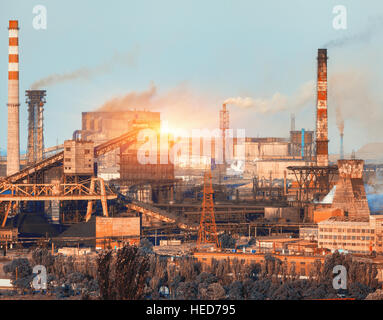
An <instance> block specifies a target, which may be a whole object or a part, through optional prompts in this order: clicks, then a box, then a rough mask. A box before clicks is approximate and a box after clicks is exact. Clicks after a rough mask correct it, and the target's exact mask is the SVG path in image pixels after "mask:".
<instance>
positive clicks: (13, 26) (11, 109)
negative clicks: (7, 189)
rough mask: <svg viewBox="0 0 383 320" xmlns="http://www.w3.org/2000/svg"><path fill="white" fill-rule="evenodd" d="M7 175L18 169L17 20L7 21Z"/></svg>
mask: <svg viewBox="0 0 383 320" xmlns="http://www.w3.org/2000/svg"><path fill="white" fill-rule="evenodd" d="M8 29H9V52H8V53H9V59H8V141H7V175H8V176H9V175H11V174H13V173H16V172H18V171H19V170H20V133H19V107H20V103H19V22H18V20H10V21H9V28H8Z"/></svg>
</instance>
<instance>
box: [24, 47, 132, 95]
mask: <svg viewBox="0 0 383 320" xmlns="http://www.w3.org/2000/svg"><path fill="white" fill-rule="evenodd" d="M136 55H137V48H135V49H133V50H132V51H131V52H128V53H125V54H118V53H116V54H115V55H114V56H113V57H112V58H111V59H110V60H108V61H106V62H105V63H103V64H100V65H98V66H94V67H82V68H79V69H77V70H74V71H71V72H67V73H54V74H51V75H49V76H47V77H45V78H42V79H40V80H37V81H35V82H34V83H32V85H31V89H32V90H38V89H41V88H46V87H50V86H53V85H56V84H60V83H64V82H69V81H73V80H89V79H91V78H94V77H96V76H98V75H101V74H105V73H108V72H110V71H111V70H112V69H113V68H114V67H115V66H116V65H123V64H126V65H128V66H133V65H134V64H135V60H136Z"/></svg>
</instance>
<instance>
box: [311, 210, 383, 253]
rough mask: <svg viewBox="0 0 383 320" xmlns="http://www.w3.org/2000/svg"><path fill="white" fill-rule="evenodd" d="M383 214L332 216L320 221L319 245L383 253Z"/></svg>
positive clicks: (337, 248) (334, 248)
mask: <svg viewBox="0 0 383 320" xmlns="http://www.w3.org/2000/svg"><path fill="white" fill-rule="evenodd" d="M382 239H383V216H373V215H372V216H370V218H366V217H361V218H348V217H331V218H329V219H327V220H324V221H321V222H319V223H318V247H320V248H326V249H330V250H346V251H348V252H352V253H364V254H369V253H370V252H372V251H376V252H377V253H383V242H382Z"/></svg>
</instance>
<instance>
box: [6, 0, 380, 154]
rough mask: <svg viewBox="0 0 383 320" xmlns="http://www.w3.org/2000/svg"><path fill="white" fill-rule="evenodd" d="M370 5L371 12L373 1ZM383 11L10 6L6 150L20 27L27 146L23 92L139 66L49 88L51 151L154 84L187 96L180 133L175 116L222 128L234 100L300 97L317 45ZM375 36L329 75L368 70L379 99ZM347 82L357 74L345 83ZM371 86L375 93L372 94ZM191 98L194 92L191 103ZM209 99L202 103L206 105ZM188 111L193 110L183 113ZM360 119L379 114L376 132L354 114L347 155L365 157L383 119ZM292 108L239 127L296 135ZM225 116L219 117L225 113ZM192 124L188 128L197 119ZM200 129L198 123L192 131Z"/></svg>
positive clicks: (332, 129) (226, 5) (238, 112)
mask: <svg viewBox="0 0 383 320" xmlns="http://www.w3.org/2000/svg"><path fill="white" fill-rule="evenodd" d="M367 3H368V4H367ZM38 4H41V5H44V6H46V8H47V30H35V29H34V28H33V26H32V20H33V18H34V16H35V15H34V14H33V13H32V9H33V7H34V6H35V5H38ZM338 4H342V5H344V6H346V8H347V29H346V30H335V29H334V28H333V27H332V20H333V18H334V16H335V15H334V14H333V13H332V9H333V7H334V6H335V5H338ZM382 13H383V4H382V3H381V1H368V2H365V1H341V2H340V1H307V0H306V1H303V0H302V1H299V0H290V1H283V0H280V1H276V0H274V1H255V0H252V1H251V0H249V1H244V0H236V1H234V0H230V1H228V0H226V1H225V0H209V1H206V0H205V1H200V0H193V1H186V0H185V1H181V0H162V1H158V0H140V1H138V0H137V1H134V0H124V1H123V0H121V1H120V0H110V1H90V0H81V1H73V0H66V1H52V0H51V1H43V0H39V1H32V0H28V1H27V0H24V1H21V0H12V1H4V0H0V21H1V25H3V27H2V28H0V74H1V75H3V76H1V77H0V106H2V108H3V110H4V112H3V113H1V114H2V116H1V117H0V150H4V149H6V132H7V130H6V120H7V114H6V103H7V62H8V58H7V55H8V47H7V46H8V32H7V25H8V20H10V19H18V20H19V24H20V28H21V29H20V35H19V37H20V97H21V107H20V115H21V116H20V130H21V131H20V133H21V149H22V150H25V148H26V143H27V112H26V110H27V106H26V104H25V102H24V101H25V98H24V95H25V93H24V92H25V90H27V89H29V88H30V86H31V84H32V83H33V82H35V81H37V80H39V79H41V78H44V77H47V76H49V75H51V74H55V73H57V74H65V73H70V72H73V71H75V70H77V69H79V68H84V67H85V68H93V69H94V68H97V67H98V66H100V65H103V64H106V63H108V62H110V61H112V60H113V57H114V56H115V55H116V54H117V55H126V54H128V55H130V57H131V61H129V63H114V64H111V66H110V68H108V71H107V72H100V73H96V74H95V75H93V76H92V77H89V78H88V79H78V80H73V81H68V82H65V83H60V84H56V85H52V86H49V87H47V88H46V89H47V104H46V108H45V145H46V146H52V145H54V144H56V141H58V142H59V143H62V142H63V141H64V140H65V139H69V138H70V137H71V136H72V132H73V131H74V130H76V129H79V128H80V127H81V112H84V111H92V110H94V109H96V108H98V107H100V106H101V105H102V104H103V103H104V102H105V101H107V100H108V99H110V98H113V97H115V96H119V95H124V94H127V93H129V92H131V91H136V92H141V91H145V90H148V88H149V87H150V85H151V83H154V84H155V85H156V87H157V90H158V93H157V94H158V95H159V96H161V95H164V96H166V95H167V94H168V93H169V92H172V90H174V89H175V88H179V87H180V86H181V87H183V88H187V92H188V93H187V97H189V98H190V99H189V98H185V99H188V100H190V101H191V102H190V103H188V107H187V108H189V109H190V108H191V106H190V105H193V101H198V103H200V105H196V108H195V110H188V111H185V110H183V106H184V105H183V104H181V105H180V107H179V108H178V109H177V108H176V107H177V106H173V107H172V108H170V109H169V110H171V111H169V110H164V113H163V115H162V118H163V119H164V120H166V119H167V118H168V117H169V122H170V125H171V126H173V127H177V126H179V125H180V123H179V122H178V123H171V121H172V120H173V121H175V120H174V119H173V118H172V113H174V112H178V113H179V114H180V116H179V117H178V118H175V119H179V118H182V116H183V115H185V114H186V115H187V114H193V116H194V118H193V121H194V122H196V119H197V120H198V118H199V117H200V118H201V126H206V125H207V123H210V125H211V127H216V126H217V125H218V109H219V108H220V106H221V104H222V102H223V101H224V100H225V99H226V98H229V97H237V96H244V97H252V98H254V99H257V98H265V99H267V98H270V97H271V96H272V95H273V94H274V93H275V92H279V93H281V94H283V95H286V96H290V95H292V94H293V93H294V92H296V91H297V90H298V88H299V87H300V86H301V85H302V84H304V83H306V82H307V81H310V80H314V79H315V73H316V54H317V49H318V48H320V47H322V45H323V44H324V43H327V42H328V41H330V40H333V39H338V38H344V37H349V36H351V37H352V36H354V35H358V34H361V33H362V34H363V33H364V31H365V30H366V29H367V30H371V20H372V19H375V18H379V17H381V16H382ZM376 29H377V30H373V31H372V32H371V36H369V37H368V39H365V40H363V41H359V40H358V38H356V39H357V40H355V41H351V43H350V44H348V45H345V46H342V47H334V48H329V51H328V55H329V65H328V68H329V75H330V74H331V73H335V72H343V71H350V70H355V69H356V70H358V72H359V73H358V74H363V75H366V77H367V78H368V81H367V82H368V84H369V86H368V92H367V95H368V97H369V96H370V94H371V96H373V97H371V99H373V100H374V105H375V106H376V105H379V103H380V95H379V93H378V92H379V91H380V86H381V81H382V77H381V75H380V73H381V70H383V69H382V61H381V60H382V59H381V57H382V54H383V52H382V50H383V46H382V43H383V42H382V41H381V40H382V32H381V29H383V28H381V26H378V27H376ZM346 79H347V78H346ZM370 84H371V90H372V92H370V91H369V90H370ZM184 97H185V96H184ZM201 100H203V102H201ZM185 108H186V107H185ZM360 110H363V112H362V111H361V113H360V114H362V118H363V115H364V114H366V115H369V114H371V117H372V118H374V121H375V124H374V125H376V126H377V127H378V128H375V129H371V127H372V125H369V123H368V121H365V120H364V121H362V122H363V123H361V121H360V117H361V116H360V114H358V113H357V114H355V115H353V113H352V112H349V114H347V119H346V120H345V121H346V124H345V150H346V153H348V152H351V150H352V149H358V148H359V147H361V146H362V145H363V144H365V143H367V142H377V141H383V138H380V131H379V126H378V125H377V123H380V120H383V117H382V118H380V117H381V114H380V112H379V111H377V112H372V111H371V110H369V109H368V107H366V105H361V106H360ZM290 111H291V110H286V111H284V112H280V113H275V114H261V113H258V112H257V110H256V109H254V108H249V109H240V108H237V107H235V106H230V112H231V124H232V126H233V127H238V128H245V129H246V132H247V135H248V136H287V135H288V130H289V126H290ZM295 113H296V127H297V128H299V129H300V128H302V127H304V128H306V129H313V128H314V122H315V99H313V100H312V101H311V102H308V103H306V105H305V106H304V107H303V108H301V109H299V110H296V111H295ZM215 114H217V116H216V117H215ZM334 114H335V113H334V108H332V106H331V102H330V101H329V117H330V120H329V136H330V145H329V148H330V152H337V150H338V148H339V143H338V142H339V135H338V131H337V128H336V124H335V116H334ZM184 117H186V119H185V121H187V120H188V119H187V116H184ZM195 125H196V124H195V123H194V126H195Z"/></svg>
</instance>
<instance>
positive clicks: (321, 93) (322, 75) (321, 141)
mask: <svg viewBox="0 0 383 320" xmlns="http://www.w3.org/2000/svg"><path fill="white" fill-rule="evenodd" d="M316 148H317V166H328V124H327V49H318V75H317V119H316Z"/></svg>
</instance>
